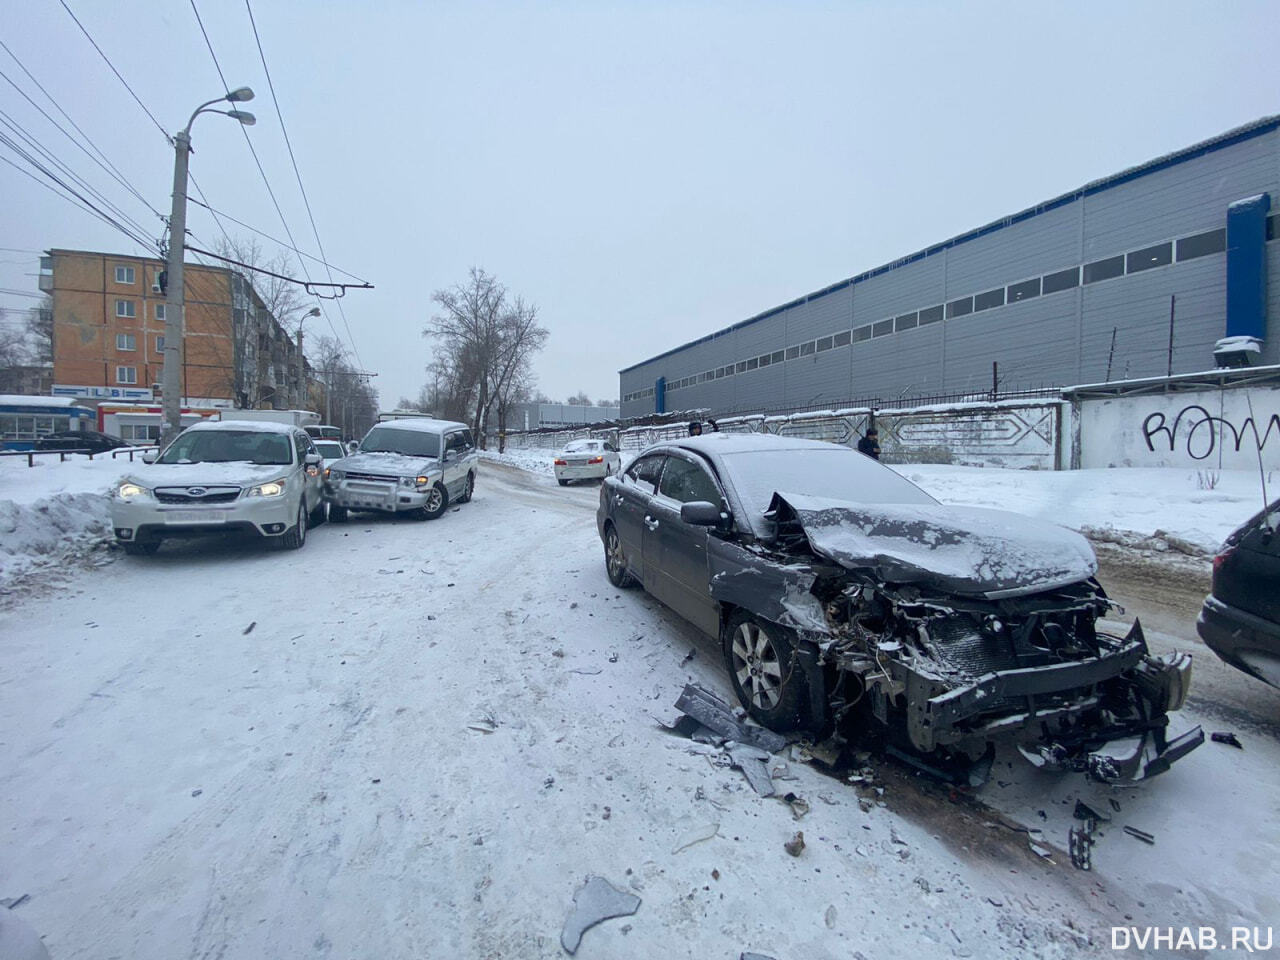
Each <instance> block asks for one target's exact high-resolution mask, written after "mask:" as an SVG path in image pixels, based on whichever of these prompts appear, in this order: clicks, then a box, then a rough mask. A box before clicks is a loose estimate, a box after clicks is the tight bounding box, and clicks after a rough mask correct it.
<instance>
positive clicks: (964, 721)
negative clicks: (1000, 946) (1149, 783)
mask: <svg viewBox="0 0 1280 960" xmlns="http://www.w3.org/2000/svg"><path fill="white" fill-rule="evenodd" d="M770 513H771V515H772V516H771V519H772V520H773V521H774V523H775V524H776V531H777V534H776V539H775V541H774V543H773V544H771V545H770V548H769V550H768V551H767V552H766V553H773V554H776V556H773V557H768V556H765V555H761V556H759V557H758V559H759V560H760V561H762V562H764V563H766V564H768V565H769V566H773V565H774V564H776V563H777V562H778V560H784V559H785V560H788V561H791V562H792V563H793V564H794V563H795V562H796V561H799V562H800V563H801V564H804V565H806V566H807V567H808V569H807V570H802V569H799V568H797V567H795V566H791V569H790V574H791V576H790V577H789V578H784V582H785V581H786V580H789V581H790V582H789V583H787V585H786V586H785V587H784V588H783V589H782V590H781V591H780V592H778V593H777V595H776V603H777V607H778V609H777V610H774V611H772V612H773V613H774V614H775V615H776V616H777V617H778V619H779V620H781V621H782V622H784V623H788V622H789V623H790V624H791V625H792V626H793V628H794V629H796V630H797V631H798V632H799V633H800V635H801V636H805V637H807V638H808V639H809V640H810V641H812V643H813V644H814V645H816V647H817V648H818V650H819V651H820V655H819V657H818V658H817V662H816V663H810V664H808V665H807V669H809V670H810V671H813V670H820V671H822V674H823V677H822V680H821V682H818V681H819V678H818V677H817V676H813V677H812V678H811V682H810V687H811V689H821V690H823V691H824V692H825V695H826V703H825V704H813V705H811V707H812V709H811V716H814V717H815V718H816V717H824V719H825V720H826V721H827V722H829V723H832V724H837V725H838V724H839V722H840V721H842V720H843V719H844V718H845V717H846V716H847V715H848V714H850V713H851V712H852V711H854V710H855V709H860V710H861V711H862V713H863V715H864V716H865V715H867V714H869V715H870V716H872V717H874V718H875V720H877V721H879V723H881V724H883V725H885V726H886V727H889V728H891V729H892V730H893V731H895V732H896V733H897V734H899V735H902V734H905V736H906V738H907V740H908V741H909V743H910V746H911V747H912V748H914V749H915V750H916V751H919V752H921V753H931V752H933V751H936V750H939V749H943V750H946V751H951V752H958V753H965V754H968V755H970V756H972V755H974V754H975V753H983V752H985V751H986V749H987V746H988V744H990V743H991V742H992V741H993V740H994V739H997V738H1001V739H1004V738H1008V739H1012V740H1014V741H1015V742H1016V743H1017V745H1018V747H1019V749H1020V751H1021V752H1022V753H1023V755H1024V756H1026V757H1027V759H1028V760H1030V761H1031V762H1032V763H1034V764H1035V765H1037V766H1051V767H1058V768H1063V769H1070V770H1075V771H1080V772H1083V773H1086V774H1088V775H1089V776H1090V777H1091V778H1093V779H1096V780H1099V781H1104V782H1116V781H1124V780H1141V779H1144V778H1146V777H1151V776H1154V775H1155V774H1158V773H1161V772H1163V771H1165V770H1167V769H1168V768H1169V765H1170V764H1171V763H1173V762H1174V761H1175V760H1177V759H1179V758H1180V757H1182V756H1184V755H1185V754H1187V753H1189V752H1190V751H1191V750H1193V749H1195V748H1196V747H1197V746H1199V745H1200V744H1201V743H1202V742H1203V741H1204V734H1203V733H1202V731H1201V730H1200V728H1199V727H1195V728H1193V729H1191V730H1189V731H1188V732H1186V733H1184V734H1182V735H1181V736H1179V737H1177V738H1174V739H1170V738H1169V737H1168V736H1167V734H1166V729H1167V726H1168V714H1169V712H1170V711H1175V710H1177V709H1179V708H1180V707H1181V706H1182V704H1183V701H1184V699H1185V697H1186V692H1187V688H1188V685H1189V682H1190V672H1191V658H1190V656H1189V655H1188V654H1174V655H1170V656H1167V657H1156V656H1153V655H1152V654H1151V653H1150V652H1149V650H1148V649H1147V644H1146V640H1145V638H1144V637H1143V633H1142V627H1141V625H1140V624H1139V623H1137V622H1135V623H1134V625H1133V627H1132V628H1131V629H1130V630H1129V631H1128V633H1127V634H1126V635H1125V636H1116V635H1112V634H1109V633H1106V632H1103V631H1101V630H1099V629H1098V621H1099V619H1101V618H1102V617H1103V615H1104V614H1105V613H1106V612H1107V610H1108V609H1109V608H1110V607H1112V606H1113V604H1112V602H1111V601H1110V600H1109V599H1108V598H1107V595H1106V593H1105V592H1104V591H1103V589H1102V587H1101V586H1100V585H1099V584H1098V581H1097V580H1096V579H1095V578H1094V574H1095V573H1096V569H1097V564H1096V560H1095V557H1094V554H1093V550H1092V548H1091V547H1090V546H1089V544H1088V542H1087V541H1086V540H1085V539H1084V538H1083V537H1081V536H1080V535H1079V534H1076V533H1074V532H1072V531H1069V530H1065V529H1063V528H1061V527H1057V526H1055V525H1053V524H1049V523H1044V522H1042V521H1036V520H1033V519H1031V518H1027V517H1022V516H1019V515H1017V514H1011V513H1007V512H1004V511H998V510H985V509H981V508H959V507H943V506H921V505H916V504H913V505H905V506H904V505H896V504H888V505H868V504H855V503H848V502H841V501H836V500H827V499H821V498H814V497H809V496H802V495H788V494H784V493H777V494H775V495H774V498H773V502H772V504H771V510H770ZM723 572H725V573H729V574H730V575H729V576H727V577H721V578H717V577H713V578H712V592H713V594H714V593H716V592H717V586H718V584H719V589H720V591H722V592H733V591H732V588H731V587H730V586H729V584H730V582H731V581H733V580H735V579H739V580H740V578H741V577H742V562H741V558H738V559H737V560H736V561H731V563H730V564H729V565H728V568H727V569H726V570H725V571H723ZM805 581H808V583H807V589H806V590H800V589H798V588H799V587H801V586H803V585H804V584H805ZM795 665H796V666H800V667H801V668H805V666H806V665H805V664H804V662H803V658H800V659H798V661H797V663H796V664H795ZM818 711H822V712H821V713H819V712H818Z"/></svg>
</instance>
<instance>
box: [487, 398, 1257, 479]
mask: <svg viewBox="0 0 1280 960" xmlns="http://www.w3.org/2000/svg"><path fill="white" fill-rule="evenodd" d="M872 416H873V411H872V410H870V409H869V408H865V407H859V408H853V409H846V410H823V411H817V412H813V413H796V414H791V415H789V416H773V417H766V416H762V415H753V416H744V417H726V418H725V419H723V420H720V421H718V426H719V428H720V430H721V432H724V433H773V434H778V435H780V436H787V437H804V438H806V439H811V440H825V441H828V442H831V443H842V444H846V445H848V446H854V445H856V444H857V442H858V440H859V438H861V437H862V436H863V434H864V433H865V431H866V429H867V427H868V425H869V424H870V423H871V420H872ZM874 420H875V425H876V427H877V429H878V430H879V432H880V446H881V449H882V451H883V453H882V456H883V459H884V460H885V461H886V462H889V463H955V464H964V465H971V466H993V467H1016V468H1021V469H1030V470H1062V469H1069V468H1081V467H1083V468H1091V467H1171V466H1172V467H1189V468H1192V469H1206V468H1208V469H1255V470H1256V469H1257V467H1258V457H1259V452H1261V455H1262V462H1263V465H1264V467H1265V468H1266V469H1268V470H1274V469H1280V386H1277V385H1259V384H1251V385H1240V386H1227V387H1223V388H1216V389H1204V390H1179V391H1177V392H1170V393H1159V392H1151V393H1144V394H1134V395H1127V396H1119V397H1087V398H1079V397H1077V398H1075V399H1074V400H1072V401H1067V400H1058V399H1036V400H1002V401H998V402H994V403H985V402H979V403H957V404H943V405H936V406H924V407H910V408H900V409H899V408H895V409H880V410H876V411H874ZM687 434H688V428H687V425H686V424H685V423H683V422H679V423H671V424H666V425H663V426H646V427H631V428H629V429H626V430H614V429H603V430H589V429H586V428H580V429H576V430H561V431H557V432H555V433H526V434H520V433H516V434H510V435H508V436H507V439H506V443H507V447H508V448H510V449H529V448H533V449H545V450H558V449H560V448H561V447H563V446H564V445H565V444H566V443H568V442H569V441H570V440H577V439H579V438H583V437H595V438H600V439H605V440H609V441H610V442H612V443H614V444H615V445H616V446H618V448H619V449H620V450H622V451H624V452H630V453H636V452H639V451H640V450H643V449H644V448H645V447H647V446H649V445H650V444H654V443H658V442H659V441H663V440H672V439H677V438H680V437H684V436H686V435H687Z"/></svg>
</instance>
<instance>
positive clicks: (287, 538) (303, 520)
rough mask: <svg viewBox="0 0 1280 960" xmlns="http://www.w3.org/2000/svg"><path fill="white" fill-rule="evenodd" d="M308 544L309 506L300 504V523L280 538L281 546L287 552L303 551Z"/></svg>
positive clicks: (303, 503) (304, 502) (304, 503)
mask: <svg viewBox="0 0 1280 960" xmlns="http://www.w3.org/2000/svg"><path fill="white" fill-rule="evenodd" d="M306 542H307V504H306V501H305V500H304V501H302V502H301V503H299V504H298V522H297V523H295V524H294V525H293V526H292V527H290V528H289V529H288V530H286V531H285V532H284V535H283V536H282V537H281V538H280V546H281V547H283V548H284V549H285V550H301V549H302V545H303V544H304V543H306Z"/></svg>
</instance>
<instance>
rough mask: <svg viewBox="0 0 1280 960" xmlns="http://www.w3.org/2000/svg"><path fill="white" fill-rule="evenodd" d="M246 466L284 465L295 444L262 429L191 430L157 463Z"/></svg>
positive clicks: (291, 458) (291, 456)
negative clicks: (244, 464) (258, 464)
mask: <svg viewBox="0 0 1280 960" xmlns="http://www.w3.org/2000/svg"><path fill="white" fill-rule="evenodd" d="M238 461H243V462H246V463H261V464H274V465H279V466H285V465H288V464H290V463H292V462H293V444H291V443H290V442H289V438H288V437H286V436H285V435H284V434H282V433H267V432H265V431H261V430H188V431H187V432H186V433H183V434H179V436H178V439H177V440H175V441H173V443H172V444H170V445H169V448H168V449H167V450H165V452H164V453H163V454H161V455H160V457H159V459H158V460H157V462H158V463H232V462H238Z"/></svg>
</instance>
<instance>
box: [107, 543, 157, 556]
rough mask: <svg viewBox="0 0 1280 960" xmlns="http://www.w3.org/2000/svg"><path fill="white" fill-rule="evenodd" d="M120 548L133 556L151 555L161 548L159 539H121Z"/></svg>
mask: <svg viewBox="0 0 1280 960" xmlns="http://www.w3.org/2000/svg"><path fill="white" fill-rule="evenodd" d="M117 542H118V543H119V544H120V548H121V549H122V550H124V552H125V553H126V554H128V555H129V556H131V557H149V556H151V554H153V553H155V552H156V551H157V550H159V549H160V541H159V540H120V541H117Z"/></svg>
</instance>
